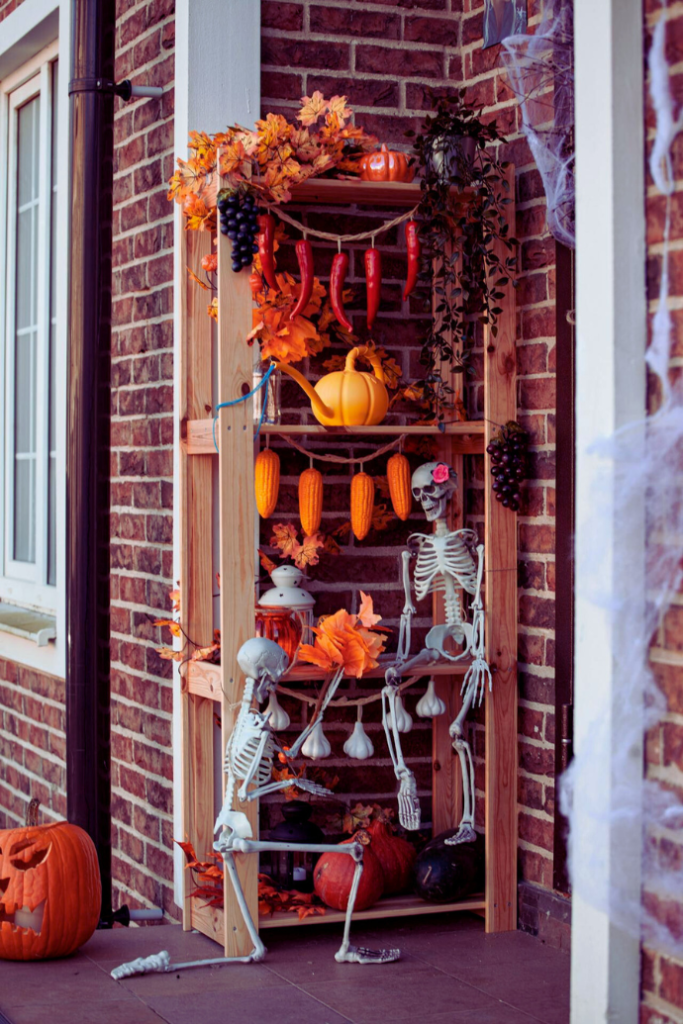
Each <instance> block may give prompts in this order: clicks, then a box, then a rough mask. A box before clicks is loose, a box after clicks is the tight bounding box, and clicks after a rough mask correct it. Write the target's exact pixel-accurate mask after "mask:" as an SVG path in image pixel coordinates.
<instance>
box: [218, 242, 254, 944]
mask: <svg viewBox="0 0 683 1024" xmlns="http://www.w3.org/2000/svg"><path fill="white" fill-rule="evenodd" d="M231 263H232V258H231V246H230V242H229V240H228V239H227V238H226V237H225V235H222V234H220V233H219V235H218V402H219V403H220V402H227V401H230V400H232V399H234V398H239V397H240V396H242V395H244V394H247V393H248V392H249V391H251V388H252V380H253V359H254V355H253V351H252V349H251V348H250V346H249V345H247V343H246V340H245V339H246V337H247V335H248V334H249V331H250V330H251V311H252V295H251V289H250V288H249V270H248V269H244V270H242V271H241V272H240V273H237V274H235V273H233V271H232V270H231V269H230V266H231ZM253 416H254V410H253V401H252V400H251V399H250V400H249V401H246V402H240V403H239V404H238V405H233V406H230V407H228V408H223V409H221V410H220V415H219V419H218V422H217V424H216V433H217V436H218V437H219V438H220V442H219V443H220V456H219V460H218V466H219V485H218V486H219V495H220V498H219V507H220V523H219V531H220V577H221V615H220V629H221V676H222V698H223V710H222V716H221V717H222V723H223V732H222V742H223V749H225V745H226V743H227V741H228V739H229V737H230V733H231V731H232V728H233V726H234V723H235V720H236V717H237V711H238V710H239V702H240V701H241V699H242V694H243V691H244V677H243V676H242V674H241V672H240V670H239V667H238V665H237V652H238V650H239V649H240V647H241V646H242V644H243V643H244V642H245V640H248V639H249V638H250V637H253V636H254V633H255V615H254V602H255V597H254V593H255V591H254V581H255V575H256V566H255V544H254V524H255V522H256V502H255V498H254V486H253V480H254V422H253ZM223 782H224V784H225V776H224V779H223ZM234 809H235V810H237V811H241V812H243V813H244V814H246V816H247V817H248V819H249V822H250V824H251V828H252V835H253V836H254V837H255V838H256V837H258V801H252V802H249V803H244V804H241V803H240V802H239V801H238V800H237V798H235V803H234ZM236 860H237V870H238V873H239V877H240V881H241V883H242V887H243V889H244V894H245V897H246V900H247V904H248V906H249V910H250V913H251V916H252V918H253V920H254V921H257V920H258V857H255V856H253V855H251V854H238V855H237V857H236ZM224 924H225V931H224V946H225V955H226V956H245V955H246V954H247V953H249V952H250V951H251V949H252V944H251V940H250V938H249V934H248V932H247V929H246V926H245V924H244V920H243V918H242V914H241V912H240V909H239V907H238V905H237V900H236V898H235V894H234V891H233V889H232V886H231V885H230V884H229V882H228V880H227V878H226V881H225V922H224Z"/></svg>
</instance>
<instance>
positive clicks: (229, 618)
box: [179, 168, 517, 956]
mask: <svg viewBox="0 0 683 1024" xmlns="http://www.w3.org/2000/svg"><path fill="white" fill-rule="evenodd" d="M508 176H509V177H508V180H509V182H510V185H511V189H510V195H514V172H513V169H512V168H509V170H508ZM419 196H420V187H419V185H418V184H414V183H413V184H409V185H406V184H401V183H378V182H357V181H333V180H315V181H309V182H306V183H305V184H304V185H302V186H298V187H297V189H296V191H295V196H294V200H295V202H296V203H299V204H301V203H316V204H364V205H372V206H378V207H384V208H388V209H391V208H392V207H401V206H404V207H410V206H412V205H416V204H417V202H418V201H419ZM506 210H507V216H508V219H509V222H510V231H511V233H513V232H514V216H515V215H514V206H513V204H510V205H509V206H507V207H506ZM181 234H182V238H183V246H184V250H185V252H184V256H185V259H184V260H181V265H182V266H183V280H182V281H181V283H180V285H179V287H180V288H181V294H182V300H181V301H182V315H181V323H182V336H181V346H180V382H181V383H180V389H181V390H180V423H179V435H180V489H181V501H180V510H179V511H180V519H181V537H182V541H181V581H180V589H181V615H182V620H181V624H182V627H183V629H184V631H185V633H186V635H188V636H190V637H192V638H193V640H195V641H196V642H197V643H202V644H204V643H207V644H208V643H209V642H210V639H211V638H212V636H213V628H214V621H213V603H212V590H213V578H212V565H213V561H212V511H213V510H212V501H213V495H212V479H213V470H214V465H215V460H216V457H217V461H218V491H219V523H220V574H221V580H222V587H221V612H220V629H221V650H222V664H221V665H208V664H202V663H198V662H190V663H187V664H185V665H184V666H183V669H182V673H183V679H182V701H181V703H182V707H181V713H182V737H183V739H182V743H183V785H182V794H183V824H184V832H185V836H186V837H187V838H189V839H190V840H191V841H192V843H193V845H194V848H195V849H196V851H197V853H198V855H199V856H200V857H203V856H204V855H205V854H206V853H208V852H209V851H210V850H211V848H212V843H213V838H214V836H213V825H214V818H215V808H214V791H215V786H214V749H213V747H214V711H215V710H216V705H217V704H219V705H220V717H221V722H222V739H221V744H222V749H224V747H225V743H226V742H227V739H228V737H229V735H230V730H231V728H232V726H233V724H234V717H235V710H234V709H235V707H237V706H238V704H239V700H240V698H241V695H242V689H243V684H244V680H243V678H242V677H241V675H240V673H239V670H238V667H237V661H236V654H237V651H238V650H239V647H240V646H241V644H242V643H243V642H244V641H245V640H247V639H248V638H249V637H251V636H253V635H254V605H253V602H252V601H251V600H250V599H249V597H250V595H251V594H252V593H253V587H254V579H255V577H256V575H257V571H256V560H255V548H254V523H255V520H256V508H255V500H254V491H253V486H252V481H253V469H254V444H253V437H254V421H253V410H252V403H251V402H244V403H240V404H239V405H235V406H231V407H227V408H224V409H222V410H221V411H220V416H219V419H218V421H217V423H216V437H217V439H218V438H220V439H221V440H220V441H219V445H218V446H219V448H220V453H217V451H216V446H215V445H214V440H213V420H212V419H210V418H207V416H209V415H210V413H211V411H212V408H213V400H212V394H213V391H212V380H211V366H212V321H211V320H210V318H209V317H208V316H207V315H206V297H205V294H204V293H203V292H202V291H201V289H199V288H197V287H196V286H195V285H193V284H192V282H191V280H190V278H189V275H186V274H185V270H184V266H185V265H186V266H187V267H189V268H190V269H191V270H193V271H194V272H195V273H197V274H198V273H199V272H200V269H201V260H202V258H203V257H204V256H205V255H208V254H209V252H210V251H211V239H210V237H209V235H208V233H207V232H186V231H181ZM500 255H501V257H503V256H504V255H505V252H504V251H501V253H500ZM230 263H231V257H230V243H229V241H228V240H227V239H226V238H225V237H223V236H221V235H219V237H218V310H219V320H218V387H217V393H218V396H219V399H218V400H219V401H226V400H229V399H231V398H234V397H236V396H238V395H240V394H244V393H245V391H247V390H250V389H251V386H252V359H253V353H252V349H251V348H250V347H249V346H248V345H246V344H245V341H244V339H245V337H246V335H247V334H248V333H249V331H250V330H251V314H252V296H251V291H250V288H249V274H248V272H246V271H244V272H242V273H240V274H234V273H233V272H232V270H230V269H229V268H230ZM503 290H504V291H505V293H506V296H505V299H504V300H501V303H500V305H501V306H502V307H503V313H502V314H501V315H500V317H499V321H498V335H497V337H496V338H495V339H494V338H493V337H491V336H488V337H486V338H485V346H484V347H485V358H484V420H477V421H472V422H468V423H460V422H458V423H450V424H447V425H446V427H445V430H441V429H440V428H439V427H438V426H435V425H419V426H418V425H412V426H402V425H400V424H384V425H381V426H378V427H373V428H355V429H354V430H348V431H346V430H343V429H335V430H329V429H327V428H325V427H322V426H320V425H319V424H317V423H306V424H295V425H284V424H283V425H279V424H277V425H265V426H264V428H263V433H266V434H281V435H284V436H301V435H307V434H310V435H314V436H323V435H325V434H330V435H331V436H335V435H339V434H344V433H348V434H349V435H351V434H355V435H359V434H368V435H377V436H380V437H386V436H397V435H399V434H401V433H409V434H425V435H436V436H438V437H439V439H440V440H439V452H440V457H441V458H443V459H444V461H449V462H451V464H452V465H453V466H454V468H455V469H456V471H457V472H458V474H459V477H460V481H461V493H460V499H461V501H460V507H461V508H462V507H463V502H462V498H463V493H462V475H463V474H462V468H463V456H464V455H467V454H482V453H483V455H484V461H485V478H486V480H488V473H489V469H490V460H489V456H488V455H486V453H485V446H486V445H487V444H488V442H489V440H490V438H491V436H492V434H493V432H494V431H495V426H494V425H495V424H498V423H505V422H506V421H507V420H510V419H515V417H516V376H515V367H516V356H515V307H514V290H513V289H512V288H511V287H508V288H505V289H503ZM236 480H239V481H241V482H243V486H242V485H240V486H235V481H236ZM491 499H492V494H491V491H490V488H489V487H488V486H487V487H486V489H485V537H484V542H485V546H486V577H485V579H486V610H487V620H486V651H487V658H488V661H489V664H490V666H491V668H492V670H493V673H494V677H493V678H494V684H493V692H492V693H487V694H486V699H485V736H486V765H485V789H486V800H485V827H486V835H487V843H486V889H485V894H484V895H483V896H481V897H473V898H470V899H468V900H464V901H461V902H459V903H455V904H446V905H441V904H440V905H434V904H428V903H424V902H423V901H421V900H418V899H417V898H416V897H412V896H408V897H400V898H392V899H389V900H382V901H380V903H379V904H378V905H377V906H376V907H373V908H371V909H370V910H368V911H361V912H359V913H358V914H357V915H355V917H356V918H357V919H358V920H359V921H363V920H367V919H372V918H380V917H396V916H409V915H414V914H434V913H443V912H447V911H453V910H473V911H475V912H482V913H483V915H484V916H485V920H486V929H487V931H490V932H497V931H506V930H510V929H514V928H515V927H516V903H517V900H516V860H517V675H516V652H517V587H516V572H515V571H514V570H515V567H516V564H517V546H516V517H515V515H514V514H513V513H511V512H509V511H508V510H506V509H504V508H503V507H502V506H501V505H500V504H499V503H498V502H495V501H492V500H491ZM458 522H459V520H457V519H454V525H457V523H458ZM434 605H435V607H434V612H435V619H436V621H439V616H440V614H441V608H440V606H439V602H438V601H435V603H434ZM380 611H381V607H380ZM465 669H466V665H457V666H450V665H447V666H434V668H433V669H432V670H430V669H425V674H434V675H435V676H436V677H437V692H438V693H439V695H440V696H441V698H442V699H443V700H444V701H446V704H447V712H446V714H445V715H442V716H440V717H439V718H436V719H434V723H433V732H432V736H433V739H432V755H433V765H432V783H433V815H432V817H433V823H434V828H435V832H439V831H441V830H442V829H445V828H449V827H452V826H453V825H454V824H457V821H458V820H459V817H460V813H461V786H460V772H459V762H458V758H457V756H456V755H455V754H454V752H453V750H452V746H451V740H450V737H449V735H448V725H449V724H450V722H451V721H452V719H453V718H454V717H455V715H456V714H457V711H458V709H459V706H460V697H459V689H460V681H461V678H462V674H463V672H464V671H465ZM381 675H382V670H378V671H377V672H375V673H371V676H373V677H377V678H381ZM316 678H320V673H319V671H318V670H317V669H316V668H315V667H314V666H303V665H296V666H294V668H293V670H292V671H291V672H290V673H289V675H288V677H287V680H286V682H287V683H289V684H290V685H291V684H292V683H293V682H296V681H299V682H306V681H307V680H313V679H316ZM221 759H222V756H221ZM235 808H236V809H238V810H241V811H243V812H244V813H245V814H246V815H247V817H248V818H249V820H250V822H251V825H252V829H253V833H254V835H257V834H258V807H257V806H256V803H255V802H252V803H249V804H243V805H240V804H239V803H236V804H235ZM238 861H239V865H238V867H239V872H240V877H241V879H242V884H243V886H244V890H245V894H246V897H247V901H248V904H249V906H250V908H251V911H252V915H253V917H254V920H257V919H258V899H257V871H258V865H257V863H256V858H255V857H253V856H244V857H239V858H238ZM185 879H186V882H185V885H186V888H185V897H184V905H183V926H184V928H185V929H186V930H189V929H191V928H196V929H198V930H199V931H201V932H202V933H203V934H205V935H208V936H209V937H210V938H212V939H214V940H215V941H217V942H219V943H220V944H221V945H222V946H223V948H224V950H225V954H226V955H228V956H234V955H243V954H245V953H246V952H248V950H249V947H250V943H249V939H248V935H247V932H246V929H245V927H244V923H243V921H242V917H241V914H240V912H239V909H238V907H237V905H236V902H235V899H234V896H233V893H232V890H231V889H230V887H229V886H228V885H227V884H226V889H225V911H223V910H217V909H215V908H208V907H205V906H202V904H201V901H200V900H195V899H192V898H191V897H190V892H191V890H192V882H191V879H190V878H189V873H188V872H186V874H185ZM342 916H343V915H340V914H337V913H336V912H328V913H327V914H326V915H325V916H324V917H315V918H310V919H307V920H306V922H304V923H325V922H327V923H334V922H336V921H340V920H341V919H342ZM295 924H296V925H298V924H299V922H298V919H297V918H296V917H295V916H294V915H291V916H290V915H276V916H275V917H274V918H266V919H262V920H261V921H260V927H262V928H272V927H278V926H292V925H295Z"/></svg>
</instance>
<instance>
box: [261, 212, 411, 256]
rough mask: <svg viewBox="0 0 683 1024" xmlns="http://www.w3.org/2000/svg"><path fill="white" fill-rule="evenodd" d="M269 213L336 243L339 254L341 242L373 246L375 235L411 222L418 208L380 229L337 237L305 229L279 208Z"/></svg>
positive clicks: (388, 222)
mask: <svg viewBox="0 0 683 1024" xmlns="http://www.w3.org/2000/svg"><path fill="white" fill-rule="evenodd" d="M268 209H269V210H270V212H271V213H274V214H275V216H276V217H279V218H280V220H282V221H284V222H285V224H289V225H291V227H293V228H296V229H297V230H298V231H301V232H302V233H304V234H306V233H307V234H309V235H313V237H314V238H321V239H322V240H323V241H325V242H336V243H337V248H338V250H339V252H341V243H342V242H362V241H363V240H364V239H366V238H370V239H372V244H373V247H374V244H375V241H374V240H375V235H382V234H384V232H386V231H390V230H391V229H392V228H395V227H396V226H397V225H398V224H403V222H404V221H406V220H412V219H413V217H414V216H415V214H416V213H417V211H418V209H419V207H417V206H414V207H413V208H412V210H408V212H407V213H402V214H401V215H400V217H394V219H393V220H387V221H385V222H384V224H382V225H381V227H378V228H372V230H370V231H359V232H358V234H356V235H337V234H335V233H334V232H333V231H317V230H316V229H315V228H309V227H305V226H304V225H303V224H302V223H301V221H298V220H297V219H296V217H290V216H289V214H288V213H285V212H284V210H282V209H281V208H280V207H279V206H268Z"/></svg>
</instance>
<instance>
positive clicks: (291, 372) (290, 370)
mask: <svg viewBox="0 0 683 1024" xmlns="http://www.w3.org/2000/svg"><path fill="white" fill-rule="evenodd" d="M275 367H276V369H278V370H282V372H283V373H286V374H288V376H290V377H291V378H292V379H293V380H295V381H296V382H297V384H298V385H299V387H301V388H303V390H304V391H305V392H306V394H307V395H308V397H309V399H310V401H311V408H312V409H313V412H314V413H315V415H316V417H317V419H318V420H320V421H321V422H322V420H323V419H331V418H332V417H333V416H334V410H333V409H330V407H329V406H328V405H325V403H324V402H323V400H322V398H321V397H320V395H319V394H318V392H317V391H316V390H315V388H314V387H313V385H312V384H311V383H310V381H307V380H306V378H305V377H304V375H303V373H299V371H298V370H295V369H294V367H293V366H289V365H288V364H287V363H276V364H275Z"/></svg>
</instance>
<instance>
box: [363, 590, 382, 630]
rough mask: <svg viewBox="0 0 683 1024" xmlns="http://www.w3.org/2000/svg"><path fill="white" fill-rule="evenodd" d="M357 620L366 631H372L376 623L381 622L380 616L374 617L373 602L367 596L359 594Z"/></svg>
mask: <svg viewBox="0 0 683 1024" xmlns="http://www.w3.org/2000/svg"><path fill="white" fill-rule="evenodd" d="M358 620H359V622H360V624H361V625H362V626H365V627H366V629H372V627H373V626H376V625H377V623H378V622H381V621H382V616H381V615H375V611H374V608H373V601H372V598H371V597H370V595H369V594H365V593H363V591H362V590H361V592H360V610H359V612H358Z"/></svg>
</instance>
